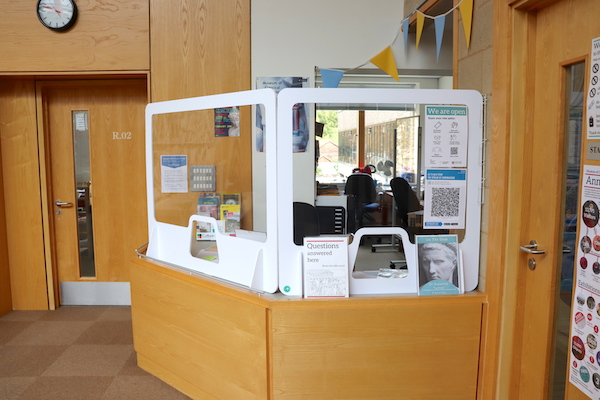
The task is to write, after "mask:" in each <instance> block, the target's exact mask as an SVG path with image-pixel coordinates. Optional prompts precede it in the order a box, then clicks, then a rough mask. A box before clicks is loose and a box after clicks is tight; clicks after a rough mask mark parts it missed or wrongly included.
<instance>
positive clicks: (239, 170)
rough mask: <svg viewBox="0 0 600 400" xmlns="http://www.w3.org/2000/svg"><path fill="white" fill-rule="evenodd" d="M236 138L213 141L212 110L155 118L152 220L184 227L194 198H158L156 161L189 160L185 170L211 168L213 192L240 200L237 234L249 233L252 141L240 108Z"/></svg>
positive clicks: (170, 195)
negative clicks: (168, 157)
mask: <svg viewBox="0 0 600 400" xmlns="http://www.w3.org/2000/svg"><path fill="white" fill-rule="evenodd" d="M240 120H241V124H240V131H241V134H240V136H239V137H215V134H214V132H215V127H214V126H215V117H214V111H213V110H205V111H193V112H186V113H177V114H163V115H156V116H155V117H154V121H153V134H154V138H153V146H154V198H155V202H156V218H157V220H159V221H161V222H169V223H172V224H177V225H182V226H187V224H188V220H189V218H190V215H192V214H195V213H196V205H197V203H198V192H191V191H190V192H189V193H162V192H161V171H160V156H161V155H169V154H170V155H179V154H185V155H187V156H188V164H189V165H190V166H191V165H214V166H215V167H216V178H217V181H216V192H217V193H221V194H222V193H240V194H241V195H242V228H243V229H248V230H252V169H251V167H250V164H251V154H252V135H251V129H250V123H249V121H250V120H251V117H250V107H240Z"/></svg>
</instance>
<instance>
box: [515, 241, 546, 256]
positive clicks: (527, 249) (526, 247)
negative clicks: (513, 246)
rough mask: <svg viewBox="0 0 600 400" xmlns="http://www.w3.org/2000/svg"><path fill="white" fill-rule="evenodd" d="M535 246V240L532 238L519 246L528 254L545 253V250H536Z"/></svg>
mask: <svg viewBox="0 0 600 400" xmlns="http://www.w3.org/2000/svg"><path fill="white" fill-rule="evenodd" d="M537 246H538V244H537V242H536V241H535V240H532V241H530V242H529V244H525V245H523V246H520V247H519V248H520V249H521V250H523V251H524V252H526V253H529V254H546V250H538V248H537Z"/></svg>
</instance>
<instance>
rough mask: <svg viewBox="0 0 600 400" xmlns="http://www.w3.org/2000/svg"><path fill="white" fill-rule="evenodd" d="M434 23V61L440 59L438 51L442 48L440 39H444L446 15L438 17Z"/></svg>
mask: <svg viewBox="0 0 600 400" xmlns="http://www.w3.org/2000/svg"><path fill="white" fill-rule="evenodd" d="M433 22H434V23H435V47H436V51H437V57H436V59H435V61H436V62H437V61H438V60H439V59H440V49H441V48H442V39H443V38H444V25H445V23H446V15H440V16H438V17H435V18H434V19H433Z"/></svg>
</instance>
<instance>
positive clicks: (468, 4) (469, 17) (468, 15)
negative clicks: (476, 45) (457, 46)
mask: <svg viewBox="0 0 600 400" xmlns="http://www.w3.org/2000/svg"><path fill="white" fill-rule="evenodd" d="M458 8H459V9H460V16H461V17H462V23H463V28H464V30H465V39H466V40H467V49H468V48H469V46H470V45H471V22H472V21H473V0H462V1H461V2H460V4H459V6H458Z"/></svg>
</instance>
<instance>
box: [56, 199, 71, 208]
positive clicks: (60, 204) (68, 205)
mask: <svg viewBox="0 0 600 400" xmlns="http://www.w3.org/2000/svg"><path fill="white" fill-rule="evenodd" d="M54 204H56V205H57V206H59V207H72V206H73V203H67V202H65V201H60V200H56V201H55V202H54Z"/></svg>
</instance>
